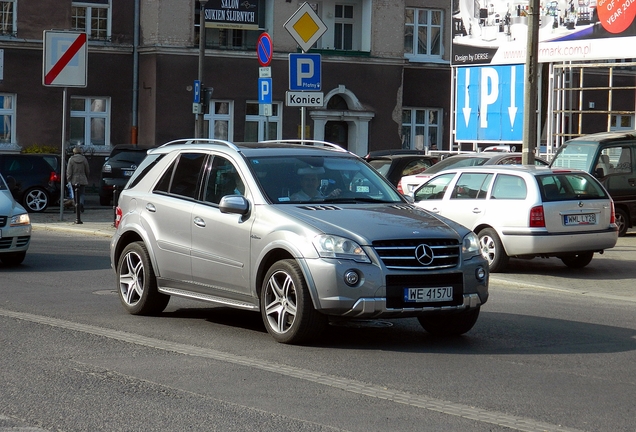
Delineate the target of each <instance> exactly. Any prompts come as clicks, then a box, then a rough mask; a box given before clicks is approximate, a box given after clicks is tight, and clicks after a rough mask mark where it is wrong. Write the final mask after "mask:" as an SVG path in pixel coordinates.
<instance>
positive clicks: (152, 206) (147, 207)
mask: <svg viewBox="0 0 636 432" xmlns="http://www.w3.org/2000/svg"><path fill="white" fill-rule="evenodd" d="M146 210H148V211H149V212H150V213H154V212H156V211H157V207H155V205H154V204H152V203H148V204H146Z"/></svg>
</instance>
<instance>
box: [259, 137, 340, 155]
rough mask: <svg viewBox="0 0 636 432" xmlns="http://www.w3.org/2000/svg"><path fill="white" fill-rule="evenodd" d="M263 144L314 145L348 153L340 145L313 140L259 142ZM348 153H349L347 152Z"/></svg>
mask: <svg viewBox="0 0 636 432" xmlns="http://www.w3.org/2000/svg"><path fill="white" fill-rule="evenodd" d="M259 143H261V144H276V143H285V144H301V145H313V146H316V147H318V146H320V147H328V148H331V149H333V150H338V151H341V152H347V150H345V149H344V148H342V147H340V146H339V145H338V144H334V143H331V142H328V141H319V140H311V139H282V140H266V141H259ZM347 153H348V152H347Z"/></svg>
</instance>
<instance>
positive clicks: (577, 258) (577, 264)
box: [561, 252, 594, 268]
mask: <svg viewBox="0 0 636 432" xmlns="http://www.w3.org/2000/svg"><path fill="white" fill-rule="evenodd" d="M592 258H594V252H581V253H577V254H571V255H566V256H562V257H561V261H563V264H565V265H566V266H568V267H570V268H583V267H585V266H586V265H588V264H589V263H590V261H592Z"/></svg>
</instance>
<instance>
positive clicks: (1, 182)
mask: <svg viewBox="0 0 636 432" xmlns="http://www.w3.org/2000/svg"><path fill="white" fill-rule="evenodd" d="M7 189H8V188H7V185H6V184H5V183H4V179H3V178H2V176H1V175H0V190H7Z"/></svg>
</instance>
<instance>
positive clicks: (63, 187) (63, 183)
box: [60, 87, 68, 221]
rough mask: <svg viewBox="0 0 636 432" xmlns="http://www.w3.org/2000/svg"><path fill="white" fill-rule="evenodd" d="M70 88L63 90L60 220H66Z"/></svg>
mask: <svg viewBox="0 0 636 432" xmlns="http://www.w3.org/2000/svg"><path fill="white" fill-rule="evenodd" d="M67 90H68V88H67V87H64V91H63V92H62V156H61V159H60V160H61V165H62V166H61V167H60V176H61V177H62V178H61V179H60V221H63V220H64V192H65V190H66V160H65V159H66V154H65V151H64V144H65V142H66V92H67Z"/></svg>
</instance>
